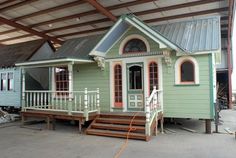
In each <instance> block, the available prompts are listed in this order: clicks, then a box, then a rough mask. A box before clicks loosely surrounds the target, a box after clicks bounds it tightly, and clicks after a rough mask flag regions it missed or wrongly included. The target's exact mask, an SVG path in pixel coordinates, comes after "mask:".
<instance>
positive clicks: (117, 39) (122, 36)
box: [96, 26, 132, 56]
mask: <svg viewBox="0 0 236 158" xmlns="http://www.w3.org/2000/svg"><path fill="white" fill-rule="evenodd" d="M131 28H132V26H129V28H128V29H126V31H125V32H124V33H123V34H122V35H121V36H120V37H119V38H118V39H117V40H116V41H115V42H114V43H113V44H112V45H111V47H110V48H109V49H108V50H107V51H106V52H105V53H103V55H104V56H105V54H107V53H108V52H109V51H110V50H111V49H112V48H113V46H114V45H115V44H116V43H117V42H118V41H120V40H121V39H122V37H123V36H124V35H125V34H126V33H127V32H128V31H129V30H130V29H131ZM96 55H97V54H96Z"/></svg>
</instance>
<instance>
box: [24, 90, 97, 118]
mask: <svg viewBox="0 0 236 158" xmlns="http://www.w3.org/2000/svg"><path fill="white" fill-rule="evenodd" d="M22 100H23V105H22V110H23V111H25V110H28V109H31V110H45V111H55V112H67V113H68V114H69V115H71V114H76V113H81V114H83V115H84V116H85V117H86V120H88V116H89V113H92V112H98V113H100V96H99V89H98V88H97V89H96V90H94V91H88V90H87V88H85V90H84V91H72V92H69V91H25V92H24V95H23V97H22Z"/></svg>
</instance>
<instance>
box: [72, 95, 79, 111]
mask: <svg viewBox="0 0 236 158" xmlns="http://www.w3.org/2000/svg"><path fill="white" fill-rule="evenodd" d="M77 106H78V105H77V95H76V94H75V95H74V110H73V111H77V110H78V107H77Z"/></svg>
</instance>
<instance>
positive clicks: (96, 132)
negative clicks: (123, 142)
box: [86, 129, 147, 140]
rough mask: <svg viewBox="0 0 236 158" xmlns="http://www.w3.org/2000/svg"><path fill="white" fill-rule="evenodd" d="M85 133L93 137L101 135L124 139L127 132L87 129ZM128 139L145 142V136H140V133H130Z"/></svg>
mask: <svg viewBox="0 0 236 158" xmlns="http://www.w3.org/2000/svg"><path fill="white" fill-rule="evenodd" d="M86 133H87V134H94V135H101V136H111V137H121V138H126V137H127V133H128V132H121V131H109V130H101V129H88V130H87V131H86ZM129 138H135V139H143V140H146V139H147V136H146V135H145V134H141V133H132V132H130V134H129Z"/></svg>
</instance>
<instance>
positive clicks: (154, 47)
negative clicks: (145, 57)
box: [106, 27, 160, 58]
mask: <svg viewBox="0 0 236 158" xmlns="http://www.w3.org/2000/svg"><path fill="white" fill-rule="evenodd" d="M132 34H138V35H141V36H143V37H144V38H145V39H146V40H147V41H148V43H149V45H150V51H151V52H152V51H153V52H154V51H158V50H160V48H159V45H158V43H156V42H155V41H153V40H152V39H151V38H149V37H147V36H146V35H145V34H143V33H142V32H140V31H139V30H137V29H136V28H134V27H132V28H131V29H130V30H128V31H127V32H126V33H125V34H124V35H123V36H122V37H121V38H120V39H119V40H118V41H117V42H116V44H114V45H113V46H112V48H111V49H110V50H109V51H108V52H107V55H106V58H116V57H122V55H119V48H120V44H121V42H122V41H123V40H124V39H125V38H126V37H127V36H129V35H132Z"/></svg>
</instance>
